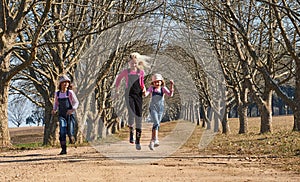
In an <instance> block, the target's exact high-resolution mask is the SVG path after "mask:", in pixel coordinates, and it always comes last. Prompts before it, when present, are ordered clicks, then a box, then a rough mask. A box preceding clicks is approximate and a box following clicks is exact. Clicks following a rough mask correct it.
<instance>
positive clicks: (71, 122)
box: [58, 114, 75, 142]
mask: <svg viewBox="0 0 300 182" xmlns="http://www.w3.org/2000/svg"><path fill="white" fill-rule="evenodd" d="M58 120H59V140H60V141H63V142H65V141H66V138H67V137H66V136H67V135H68V136H69V137H70V136H74V133H75V118H74V115H73V114H72V115H68V116H67V118H65V117H62V116H59V117H58Z"/></svg>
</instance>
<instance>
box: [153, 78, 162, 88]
mask: <svg viewBox="0 0 300 182" xmlns="http://www.w3.org/2000/svg"><path fill="white" fill-rule="evenodd" d="M152 83H153V86H154V87H160V86H161V84H162V81H161V80H158V81H154V82H152Z"/></svg>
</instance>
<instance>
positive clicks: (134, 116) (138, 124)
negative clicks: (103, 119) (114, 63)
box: [116, 53, 149, 150]
mask: <svg viewBox="0 0 300 182" xmlns="http://www.w3.org/2000/svg"><path fill="white" fill-rule="evenodd" d="M146 59H149V57H147V56H143V55H140V54H139V53H131V54H130V56H129V62H128V64H129V68H128V69H125V70H123V71H122V72H121V73H120V74H119V75H118V76H117V79H116V92H117V94H118V92H119V86H120V82H121V80H122V79H123V78H124V79H125V82H126V88H125V102H126V106H127V110H128V125H129V142H130V143H135V147H136V149H137V150H141V145H140V138H141V133H142V105H143V97H142V96H143V93H144V92H145V91H146V89H145V84H144V74H145V73H144V66H147V62H146ZM134 123H135V130H136V140H135V142H134V138H133V136H134V129H133V128H134Z"/></svg>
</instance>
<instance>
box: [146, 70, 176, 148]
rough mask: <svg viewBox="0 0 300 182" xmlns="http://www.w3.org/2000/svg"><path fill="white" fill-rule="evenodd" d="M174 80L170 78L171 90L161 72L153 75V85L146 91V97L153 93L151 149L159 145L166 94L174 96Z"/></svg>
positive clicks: (150, 108) (151, 103)
mask: <svg viewBox="0 0 300 182" xmlns="http://www.w3.org/2000/svg"><path fill="white" fill-rule="evenodd" d="M173 85H174V82H173V80H170V91H169V90H168V88H167V87H165V82H164V79H163V77H162V75H161V74H154V75H152V82H151V86H150V87H149V88H148V90H147V91H146V92H145V97H147V96H148V95H149V94H150V93H151V95H152V97H151V102H150V107H149V110H150V116H151V119H152V121H153V127H152V137H151V140H150V144H149V148H150V150H154V147H157V146H159V141H158V130H159V126H160V121H161V119H162V116H163V112H164V95H165V94H166V95H168V96H170V97H172V96H173V92H174V88H173Z"/></svg>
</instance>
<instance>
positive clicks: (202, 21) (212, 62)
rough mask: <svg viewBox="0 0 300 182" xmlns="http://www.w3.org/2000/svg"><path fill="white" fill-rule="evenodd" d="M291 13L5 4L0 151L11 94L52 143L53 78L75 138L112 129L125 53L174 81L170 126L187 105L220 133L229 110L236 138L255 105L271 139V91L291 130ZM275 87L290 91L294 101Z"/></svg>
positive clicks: (256, 8)
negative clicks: (27, 106) (234, 116)
mask: <svg viewBox="0 0 300 182" xmlns="http://www.w3.org/2000/svg"><path fill="white" fill-rule="evenodd" d="M298 10H299V3H297V2H294V1H285V0H283V1H275V0H269V1H263V0H260V1H242V2H232V1H229V0H223V1H215V0H209V1H200V0H187V1H177V0H172V1H167V0H166V1H155V2H153V1H150V0H149V1H142V2H141V1H138V0H137V1H128V2H127V1H100V0H99V1H98V0H93V1H89V0H79V1H56V0H44V1H35V0H33V1H25V0H19V1H9V0H7V1H3V2H2V3H1V5H0V12H1V15H0V19H1V22H3V23H1V24H0V26H1V27H0V28H1V29H0V36H1V39H0V50H1V52H0V62H1V64H0V66H1V68H0V77H1V80H0V102H1V105H0V138H1V144H0V145H1V146H4V147H5V146H9V145H10V137H9V132H8V128H7V126H8V123H7V121H8V120H7V116H8V115H7V108H8V104H7V103H8V94H9V93H14V94H22V95H23V96H24V97H26V98H27V99H29V100H30V101H31V102H32V103H34V104H35V105H37V106H39V107H42V108H44V113H45V115H44V119H45V131H44V144H45V145H48V144H52V145H55V144H56V143H57V142H58V131H57V129H58V127H57V118H56V117H51V114H50V113H51V110H52V104H53V96H54V93H55V90H56V86H57V80H58V77H59V76H60V75H62V74H66V73H68V74H69V75H70V76H71V77H72V80H73V81H74V84H75V88H76V92H77V95H78V98H79V100H80V103H81V104H80V107H79V109H78V111H77V117H78V121H79V133H78V138H79V139H83V138H84V137H87V134H88V135H89V136H88V138H90V139H97V138H99V137H105V136H106V135H107V134H109V133H111V132H114V131H115V130H117V129H118V127H119V124H120V123H121V122H122V121H124V120H126V118H123V117H122V116H124V115H125V112H124V111H125V110H126V109H125V106H124V102H123V101H122V100H121V99H117V100H116V99H113V98H112V95H113V87H114V86H113V82H114V79H115V76H116V75H117V74H118V72H119V71H120V70H121V69H123V68H124V66H126V59H127V55H128V54H129V53H131V52H133V51H137V52H140V53H142V54H146V55H150V56H151V57H152V58H153V60H152V61H151V65H150V68H149V69H146V73H148V74H150V73H152V72H156V71H160V72H164V76H165V78H166V79H174V80H175V83H176V92H175V95H177V97H175V98H174V99H173V100H170V102H169V101H168V105H169V106H170V110H169V111H170V112H169V113H172V114H171V118H172V119H176V118H179V117H180V113H181V112H182V111H183V109H182V106H183V105H185V104H186V103H188V102H190V100H193V103H194V104H195V105H196V106H198V107H201V109H202V110H201V113H202V114H203V115H204V117H203V118H205V122H206V123H207V127H208V129H210V128H213V129H214V130H215V131H216V130H218V128H217V127H216V126H218V123H219V122H222V123H223V125H222V126H223V132H225V133H226V132H228V130H226V127H227V126H228V125H227V117H226V116H227V113H228V112H229V110H230V108H232V107H234V106H237V107H238V115H239V119H240V131H239V133H247V117H248V116H247V110H248V107H249V105H250V104H251V103H255V104H256V105H257V106H258V108H259V113H260V115H261V132H262V133H264V132H271V131H272V110H271V108H272V107H271V100H272V94H273V92H274V91H275V92H276V94H277V95H278V96H279V97H280V98H282V99H283V100H284V102H285V103H287V104H288V105H289V107H290V108H291V109H292V110H293V113H294V116H295V124H294V128H293V129H294V130H296V131H299V129H300V110H299V109H298V108H297V103H298V101H299V99H300V96H299V93H298V92H299V87H300V82H299V81H297V80H299V79H298V77H299V76H300V71H299V69H298V68H299V64H300V62H299V55H298V54H299V47H297V46H298V44H299V32H300V31H299V27H298V24H299V19H298V17H299V15H298V14H297V11H298ZM149 30H150V31H149ZM211 48H212V49H211ZM282 85H292V86H293V87H295V95H294V96H293V98H291V97H288V96H287V95H286V94H285V92H283V91H282V90H281V89H280V88H282V87H281V86H282ZM184 112H186V111H184ZM212 121H213V122H212ZM125 122H126V121H125Z"/></svg>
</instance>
